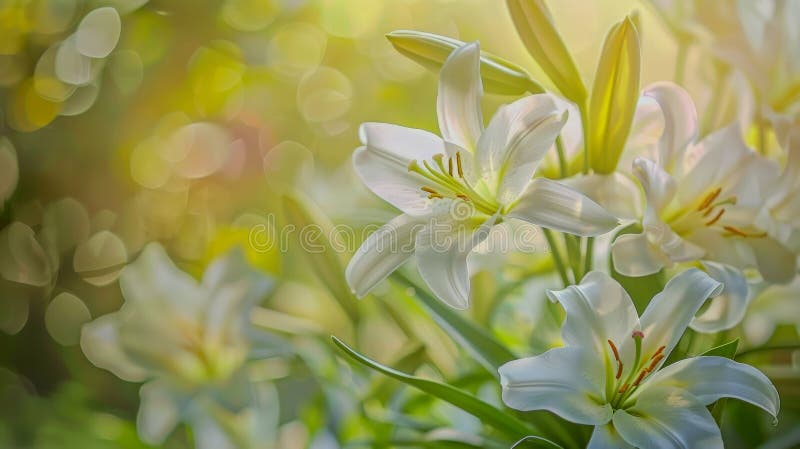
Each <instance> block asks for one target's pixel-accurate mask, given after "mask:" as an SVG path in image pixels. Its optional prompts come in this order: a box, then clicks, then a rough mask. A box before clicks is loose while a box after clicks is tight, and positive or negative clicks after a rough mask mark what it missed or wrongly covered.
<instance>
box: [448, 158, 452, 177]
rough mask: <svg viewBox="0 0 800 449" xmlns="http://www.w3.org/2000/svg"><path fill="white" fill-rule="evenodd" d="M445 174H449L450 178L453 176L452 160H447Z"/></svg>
mask: <svg viewBox="0 0 800 449" xmlns="http://www.w3.org/2000/svg"><path fill="white" fill-rule="evenodd" d="M447 173H449V174H450V176H453V159H448V160H447Z"/></svg>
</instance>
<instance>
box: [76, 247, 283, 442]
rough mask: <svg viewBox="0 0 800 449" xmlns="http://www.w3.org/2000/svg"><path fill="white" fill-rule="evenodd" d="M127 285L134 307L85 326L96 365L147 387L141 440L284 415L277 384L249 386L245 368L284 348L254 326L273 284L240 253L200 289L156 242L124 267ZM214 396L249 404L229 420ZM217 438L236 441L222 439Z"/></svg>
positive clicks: (218, 266) (210, 272)
mask: <svg viewBox="0 0 800 449" xmlns="http://www.w3.org/2000/svg"><path fill="white" fill-rule="evenodd" d="M119 283H120V287H121V289H122V294H123V296H124V297H125V303H124V304H123V306H122V307H121V308H120V310H119V311H117V312H114V313H110V314H108V315H104V316H101V317H99V318H97V319H96V320H94V321H93V322H91V323H89V324H87V325H85V326H84V328H83V332H82V334H81V348H82V349H83V352H84V354H85V355H86V357H87V358H88V359H89V360H90V361H91V362H92V363H93V364H95V365H96V366H98V367H100V368H104V369H107V370H109V371H111V372H112V373H114V374H115V375H117V376H118V377H120V378H122V379H124V380H127V381H132V382H141V381H147V383H145V384H144V385H143V386H142V388H141V390H140V396H141V404H140V408H139V416H138V418H137V430H138V432H139V435H140V437H141V438H142V440H144V441H147V442H149V443H151V444H159V443H160V442H162V441H163V440H164V439H165V438H166V436H167V435H168V434H169V433H170V432H171V431H172V429H173V428H174V426H175V425H176V424H177V422H178V421H179V420H185V421H188V422H190V423H197V422H201V421H202V422H206V421H209V420H216V421H219V417H220V416H223V415H226V416H227V415H231V417H230V418H229V419H230V420H233V421H235V420H236V419H237V418H235V417H234V416H235V414H236V413H238V412H242V411H244V410H250V411H249V412H247V413H250V414H251V415H252V414H256V415H259V416H261V415H264V414H265V413H267V414H269V413H272V412H270V411H265V410H266V409H264V410H262V407H268V408H269V410H274V409H275V398H274V396H271V393H270V388H271V387H270V388H267V389H266V390H265V386H264V385H257V384H252V385H251V384H249V383H248V381H247V376H246V374H245V372H244V371H243V370H242V369H243V367H244V365H245V362H246V361H247V360H248V359H250V358H255V357H256V354H257V353H263V352H266V351H268V347H269V346H271V345H273V347H274V345H275V342H274V341H270V340H269V336H262V335H255V334H253V333H252V331H251V328H250V312H251V310H252V308H253V307H254V306H255V305H256V304H257V303H258V302H259V301H261V300H262V299H263V298H264V296H265V295H266V293H267V292H268V290H269V289H270V288H271V287H272V284H273V282H272V280H271V279H270V278H268V277H266V276H265V275H263V274H261V273H259V272H256V271H254V270H253V269H252V268H250V267H249V265H247V263H246V262H245V260H244V257H243V256H242V255H241V253H239V252H233V253H231V255H229V256H227V257H225V258H222V259H218V260H217V261H215V262H214V263H212V264H211V265H209V267H208V269H207V270H206V272H205V275H204V276H203V279H202V281H201V282H197V281H196V280H194V279H193V278H192V277H191V276H190V275H189V274H187V273H185V272H183V271H181V270H179V269H178V268H177V267H176V266H175V265H174V264H173V263H172V261H171V260H170V259H169V257H168V256H167V254H166V252H165V251H164V249H163V248H162V247H161V246H159V245H158V244H155V243H153V244H150V245H148V246H147V247H145V249H144V250H143V251H142V253H141V255H140V256H139V258H138V259H137V260H136V261H135V262H133V263H132V264H130V265H128V266H126V267H125V268H124V269H123V271H122V274H121V275H120V278H119ZM260 337H263V338H260ZM243 390H244V391H243ZM214 391H226V392H229V393H230V395H229V396H230V397H232V398H247V399H243V401H239V400H238V399H236V400H232V401H231V402H230V403H228V405H229V404H231V403H234V402H237V401H238V402H242V403H241V404H240V406H238V407H235V409H234V410H226V412H224V413H223V412H220V411H219V409H222V408H224V407H223V406H221V405H219V404H215V399H214V396H213V394H214V393H213V392H214ZM264 395H267V396H270V397H272V399H271V400H266V399H265V397H266V396H264ZM259 398H260V399H259ZM252 401H256V403H252ZM259 401H262V402H261V403H259ZM265 402H266V403H265ZM209 414H211V415H209ZM252 416H255V415H252ZM212 418H213V419H212ZM216 421H215V422H216ZM259 425H263V423H261V424H259ZM218 426H220V429H222V428H226V426H227V424H219V423H218ZM209 429H212V428H211V427H208V426H206V428H205V429H197V430H198V431H205V432H208V431H210V430H209ZM220 432H222V431H221V430H220ZM216 438H217V439H218V440H219V438H222V439H226V438H227V437H226V436H225V435H224V432H223V433H221V434H220V435H219V436H217V437H216ZM215 447H231V446H224V445H217V446H215Z"/></svg>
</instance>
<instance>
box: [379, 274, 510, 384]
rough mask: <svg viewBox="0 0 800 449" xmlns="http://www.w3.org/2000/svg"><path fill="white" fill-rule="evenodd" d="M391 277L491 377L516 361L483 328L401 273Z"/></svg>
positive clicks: (506, 349) (508, 351)
mask: <svg viewBox="0 0 800 449" xmlns="http://www.w3.org/2000/svg"><path fill="white" fill-rule="evenodd" d="M394 278H395V279H397V280H399V281H400V282H402V283H403V284H405V285H406V286H408V287H411V288H413V289H414V292H415V295H416V297H417V298H418V299H419V300H420V302H422V304H423V305H424V306H425V308H426V309H427V310H428V312H429V313H430V314H431V316H432V317H433V319H434V320H435V321H436V322H437V323H438V324H439V326H440V327H441V328H442V329H444V331H445V332H447V334H448V335H449V336H450V338H452V339H453V340H455V341H456V343H458V344H459V345H460V346H462V347H463V348H464V349H466V350H467V351H469V353H470V355H471V356H472V357H474V358H475V359H476V360H477V361H478V362H479V363H480V364H481V365H483V366H484V367H485V368H486V370H487V371H489V373H490V374H492V375H493V376H495V377H498V376H499V374H498V373H497V368H499V367H500V366H501V365H503V364H504V363H507V362H510V361H512V360H515V359H517V358H518V357H516V356H515V355H514V354H513V353H512V352H511V351H510V350H509V349H508V348H506V347H505V346H503V345H502V344H501V343H500V342H498V341H497V340H496V339H495V338H494V336H492V335H491V334H490V333H489V332H487V331H486V330H485V329H484V328H482V327H479V326H477V325H476V324H475V323H473V322H471V321H469V320H467V319H466V318H464V317H463V316H461V315H459V314H458V312H456V311H455V310H453V309H452V308H450V307H449V306H447V305H445V304H444V303H442V302H441V301H439V300H438V299H436V298H435V297H434V296H433V295H431V294H430V293H428V292H427V291H426V290H424V289H422V288H420V287H419V286H417V285H416V284H415V283H414V282H412V281H411V280H410V279H408V278H407V277H405V275H403V274H402V273H400V272H395V274H394Z"/></svg>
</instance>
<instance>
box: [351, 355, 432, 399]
mask: <svg viewBox="0 0 800 449" xmlns="http://www.w3.org/2000/svg"><path fill="white" fill-rule="evenodd" d="M427 359H428V354H427V352H426V351H425V346H424V345H423V344H422V343H415V344H414V345H413V347H411V349H410V350H408V351H406V352H404V353H403V354H402V355H401V356H400V357H399V358H398V359H397V360H396V361H395V362H393V363H392V365H394V366H396V367H397V369H399V370H403V371H408V372H414V371H416V370H417V368H419V367H420V366H421V365H422V364H423V363H425V361H426V360H427ZM392 387H393V385H391V384H390V381H389V380H388V379H387V378H385V377H379V378H376V379H375V381H373V383H372V385H370V388H369V392H368V393H367V394H366V395H365V397H367V398H376V399H379V400H381V401H386V400H388V399H389V396H390V395H391V394H392V392H393V391H394V389H393V388H392Z"/></svg>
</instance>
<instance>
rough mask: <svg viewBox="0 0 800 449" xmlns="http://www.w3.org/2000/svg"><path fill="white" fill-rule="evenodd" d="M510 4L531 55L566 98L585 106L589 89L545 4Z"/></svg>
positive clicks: (535, 0)
mask: <svg viewBox="0 0 800 449" xmlns="http://www.w3.org/2000/svg"><path fill="white" fill-rule="evenodd" d="M506 3H507V5H508V11H509V13H510V14H511V19H512V20H513V21H514V26H515V27H516V29H517V34H519V37H520V38H521V39H522V42H523V43H524V44H525V47H526V48H527V49H528V53H530V54H531V56H533V59H534V60H536V63H537V64H539V66H540V67H541V68H542V70H544V72H545V73H546V74H547V76H548V77H550V80H551V81H553V84H555V85H556V87H557V88H558V90H560V91H561V93H562V94H564V96H565V97H567V98H569V99H570V100H572V101H573V102H575V103H577V104H583V102H584V101H585V100H586V87H585V86H584V85H583V81H582V80H581V76H580V74H579V73H578V67H577V66H576V65H575V61H574V60H573V58H572V55H571V54H570V53H569V50H567V46H566V44H564V41H563V40H562V39H561V35H560V34H559V33H558V30H556V26H555V23H554V22H553V17H552V16H551V15H550V10H548V9H547V5H546V4H545V3H544V0H507V2H506Z"/></svg>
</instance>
